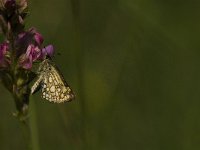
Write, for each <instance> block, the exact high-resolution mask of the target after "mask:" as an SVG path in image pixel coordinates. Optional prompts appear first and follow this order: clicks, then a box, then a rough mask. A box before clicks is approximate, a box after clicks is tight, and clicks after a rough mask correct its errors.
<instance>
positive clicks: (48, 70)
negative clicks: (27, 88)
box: [31, 58, 75, 103]
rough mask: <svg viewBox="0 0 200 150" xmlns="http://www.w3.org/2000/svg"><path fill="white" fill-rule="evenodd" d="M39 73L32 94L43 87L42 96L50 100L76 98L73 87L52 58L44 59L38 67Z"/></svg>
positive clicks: (62, 100) (59, 100) (58, 100)
mask: <svg viewBox="0 0 200 150" xmlns="http://www.w3.org/2000/svg"><path fill="white" fill-rule="evenodd" d="M37 74H38V77H37V80H36V81H35V83H34V84H33V86H32V87H31V94H34V93H35V92H37V91H38V90H39V89H40V88H41V89H42V98H43V99H46V100H48V101H50V102H55V103H61V102H65V101H71V100H72V99H74V98H75V95H74V93H73V91H72V89H71V88H70V87H69V85H68V84H67V82H66V81H65V80H64V78H63V75H62V74H61V73H60V71H59V70H58V68H57V67H56V65H55V63H53V62H52V60H50V59H47V58H46V59H44V60H43V61H42V62H41V64H40V66H39V68H38V71H37Z"/></svg>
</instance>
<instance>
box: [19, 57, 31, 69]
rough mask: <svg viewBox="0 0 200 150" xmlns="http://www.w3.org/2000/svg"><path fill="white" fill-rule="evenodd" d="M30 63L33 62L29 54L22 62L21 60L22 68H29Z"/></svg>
mask: <svg viewBox="0 0 200 150" xmlns="http://www.w3.org/2000/svg"><path fill="white" fill-rule="evenodd" d="M32 64H33V60H32V56H31V55H30V57H29V58H28V59H25V60H24V61H23V62H21V66H22V68H24V69H31V68H32Z"/></svg>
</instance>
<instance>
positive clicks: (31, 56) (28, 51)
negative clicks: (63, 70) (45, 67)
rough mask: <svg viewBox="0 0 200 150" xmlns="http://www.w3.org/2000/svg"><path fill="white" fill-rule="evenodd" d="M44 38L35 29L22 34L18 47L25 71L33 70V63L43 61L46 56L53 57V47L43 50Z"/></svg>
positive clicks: (49, 46)
mask: <svg viewBox="0 0 200 150" xmlns="http://www.w3.org/2000/svg"><path fill="white" fill-rule="evenodd" d="M43 41H44V39H43V37H42V35H41V34H40V33H39V32H37V31H36V30H35V29H34V28H31V29H29V30H28V31H27V32H23V33H20V34H19V35H18V39H17V42H16V45H18V55H20V56H19V65H20V66H21V67H22V68H24V69H31V68H32V63H33V62H35V61H41V60H43V59H45V58H46V56H49V57H52V56H53V53H54V49H53V46H52V45H48V46H47V47H45V48H43V47H42V44H43Z"/></svg>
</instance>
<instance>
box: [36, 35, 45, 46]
mask: <svg viewBox="0 0 200 150" xmlns="http://www.w3.org/2000/svg"><path fill="white" fill-rule="evenodd" d="M34 39H35V41H36V43H37V44H38V45H41V44H42V43H43V41H44V39H43V37H42V35H41V34H40V33H38V32H35V35H34Z"/></svg>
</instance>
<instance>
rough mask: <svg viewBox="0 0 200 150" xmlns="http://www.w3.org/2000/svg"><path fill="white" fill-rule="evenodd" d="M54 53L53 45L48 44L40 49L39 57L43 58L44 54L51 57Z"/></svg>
mask: <svg viewBox="0 0 200 150" xmlns="http://www.w3.org/2000/svg"><path fill="white" fill-rule="evenodd" d="M53 55H54V48H53V45H48V46H46V47H44V48H43V49H42V56H41V58H42V59H44V58H45V57H46V56H49V57H52V56H53Z"/></svg>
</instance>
